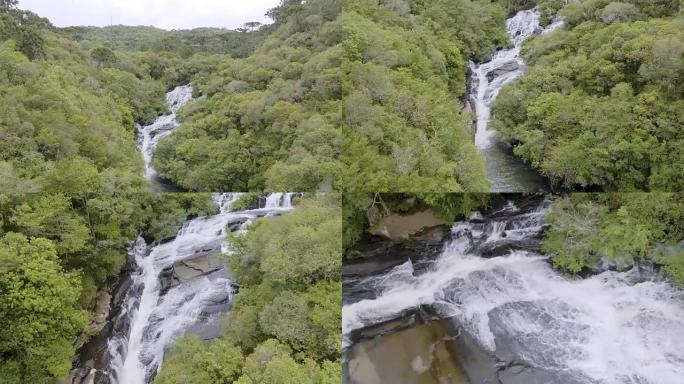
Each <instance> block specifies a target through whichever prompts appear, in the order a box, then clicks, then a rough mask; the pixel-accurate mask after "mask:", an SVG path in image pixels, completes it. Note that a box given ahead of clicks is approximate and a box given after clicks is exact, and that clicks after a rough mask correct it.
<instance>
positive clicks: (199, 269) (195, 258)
mask: <svg viewBox="0 0 684 384" xmlns="http://www.w3.org/2000/svg"><path fill="white" fill-rule="evenodd" d="M224 268H225V264H224V263H222V262H220V261H218V260H217V259H216V258H215V257H214V256H213V251H200V252H197V253H195V254H194V255H192V256H190V257H189V258H187V259H184V260H181V261H178V262H176V263H174V264H173V265H172V266H171V267H168V268H165V269H164V270H162V272H161V274H160V275H159V279H160V281H161V291H162V294H166V292H168V291H169V290H170V289H171V288H173V287H175V286H178V285H180V284H182V283H183V282H185V281H189V280H192V279H194V278H197V277H199V276H205V275H209V274H211V273H214V272H216V271H219V270H222V269H224Z"/></svg>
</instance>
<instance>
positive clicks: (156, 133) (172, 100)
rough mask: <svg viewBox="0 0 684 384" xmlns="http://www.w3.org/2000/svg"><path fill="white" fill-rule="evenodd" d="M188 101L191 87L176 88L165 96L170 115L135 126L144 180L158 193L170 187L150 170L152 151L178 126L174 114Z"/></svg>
mask: <svg viewBox="0 0 684 384" xmlns="http://www.w3.org/2000/svg"><path fill="white" fill-rule="evenodd" d="M190 100H192V86H190V85H183V86H180V87H176V88H175V89H174V90H172V91H171V92H169V93H167V94H166V102H167V104H168V106H169V110H170V111H171V114H170V115H163V116H159V117H158V118H157V119H156V120H155V121H154V122H153V123H152V124H150V125H147V126H144V127H142V126H140V125H136V131H137V133H138V148H139V149H140V152H141V153H142V155H143V159H144V160H145V178H146V179H148V180H150V182H151V183H152V185H153V187H154V188H155V189H158V190H160V191H165V190H168V189H169V188H170V186H168V185H167V183H165V182H164V180H162V179H161V178H160V177H159V174H158V173H157V172H156V171H155V170H154V168H152V159H153V157H154V150H155V148H156V147H157V143H159V140H160V139H161V138H163V137H166V136H168V135H170V134H171V132H173V130H174V129H176V128H178V127H179V126H180V125H179V124H178V121H177V120H176V112H177V111H178V109H180V107H182V106H184V105H185V104H187V103H188V102H189V101H190Z"/></svg>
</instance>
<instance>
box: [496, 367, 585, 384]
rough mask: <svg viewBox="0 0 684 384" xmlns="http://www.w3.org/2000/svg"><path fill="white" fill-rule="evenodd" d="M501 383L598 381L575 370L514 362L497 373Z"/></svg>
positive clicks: (526, 383)
mask: <svg viewBox="0 0 684 384" xmlns="http://www.w3.org/2000/svg"><path fill="white" fill-rule="evenodd" d="M497 376H498V379H499V381H500V382H501V384H551V383H553V384H555V383H563V384H596V381H593V380H591V379H589V378H588V377H586V376H584V375H582V374H580V373H579V372H573V371H554V370H549V369H544V368H537V367H528V366H526V365H524V364H513V365H511V366H509V367H506V368H504V369H502V370H500V371H499V372H498V373H497Z"/></svg>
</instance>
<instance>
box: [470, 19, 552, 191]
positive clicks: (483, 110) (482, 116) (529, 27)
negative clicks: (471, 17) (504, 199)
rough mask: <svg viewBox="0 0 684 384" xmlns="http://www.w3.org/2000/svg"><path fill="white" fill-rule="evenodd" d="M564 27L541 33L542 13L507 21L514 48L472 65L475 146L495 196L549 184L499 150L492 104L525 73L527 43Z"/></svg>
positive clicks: (471, 96)
mask: <svg viewBox="0 0 684 384" xmlns="http://www.w3.org/2000/svg"><path fill="white" fill-rule="evenodd" d="M562 25H563V22H562V20H560V19H558V20H555V21H554V22H553V23H552V24H550V25H549V26H547V27H546V28H544V29H541V27H540V26H539V12H538V11H537V10H536V9H532V10H527V11H520V12H518V13H517V14H516V15H515V16H513V17H511V18H510V19H508V20H507V21H506V30H507V32H508V35H509V36H510V38H511V41H512V42H513V48H510V49H503V50H500V51H498V52H496V54H495V55H494V56H493V57H492V59H491V60H490V61H488V62H485V63H482V64H480V65H475V63H473V62H470V63H469V64H468V65H469V68H470V72H471V74H472V85H471V90H470V94H469V97H470V99H471V101H472V102H473V104H474V108H475V112H476V114H477V127H476V132H475V144H476V145H477V147H478V148H480V151H481V152H482V153H483V155H484V156H485V160H486V162H487V176H488V178H489V179H490V181H491V182H492V189H493V191H494V192H522V191H536V190H539V189H544V187H545V181H544V180H543V179H542V178H541V177H539V176H538V175H536V174H535V173H534V171H532V170H531V169H530V168H529V167H527V166H526V165H525V164H523V163H522V162H521V161H519V160H518V159H516V158H515V157H513V156H512V155H510V154H509V153H504V152H503V150H502V149H501V148H499V146H498V143H497V141H496V133H495V132H494V131H493V130H490V129H488V124H489V121H490V117H491V104H492V102H493V101H494V99H495V98H496V96H497V95H498V94H499V91H501V89H502V88H503V87H504V86H505V85H506V84H508V83H510V82H511V81H513V80H515V79H517V78H518V77H520V76H521V75H522V74H523V73H524V71H525V63H524V62H523V60H522V58H521V57H520V50H521V48H522V43H523V41H525V39H527V38H528V37H530V36H533V35H535V34H538V33H547V32H550V31H553V30H555V29H557V28H558V27H560V26H562Z"/></svg>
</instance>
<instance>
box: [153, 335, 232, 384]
mask: <svg viewBox="0 0 684 384" xmlns="http://www.w3.org/2000/svg"><path fill="white" fill-rule="evenodd" d="M163 366H164V369H163V370H162V371H161V372H160V373H159V375H158V376H157V377H156V378H155V379H154V384H226V383H233V382H235V380H237V378H238V377H239V376H240V374H241V373H242V366H243V357H242V353H241V351H240V349H239V348H237V347H236V346H235V345H233V344H232V343H230V342H229V341H227V340H222V339H217V340H212V341H210V342H208V343H207V342H204V341H203V340H202V339H200V338H199V337H198V336H194V335H190V336H185V337H183V338H181V339H179V340H177V341H176V342H174V344H173V349H172V352H171V353H170V356H168V357H166V358H165V360H164V365H163Z"/></svg>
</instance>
